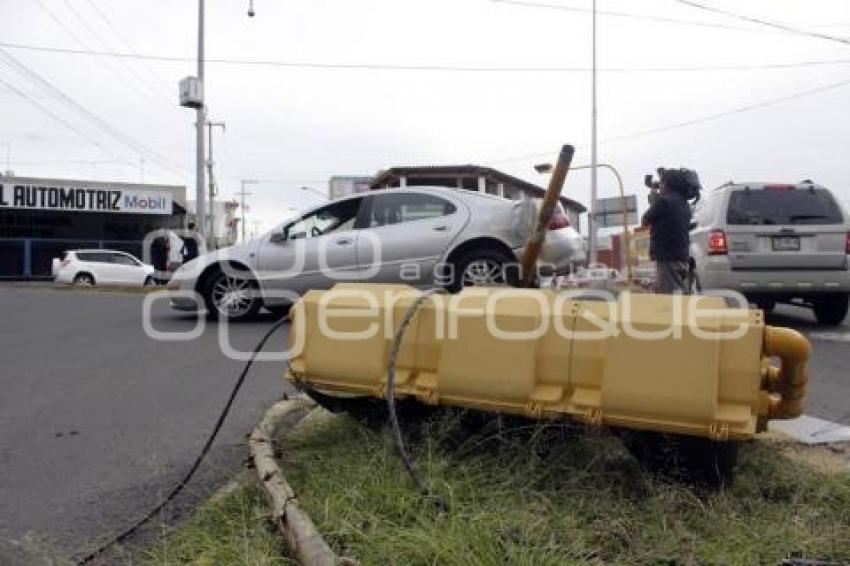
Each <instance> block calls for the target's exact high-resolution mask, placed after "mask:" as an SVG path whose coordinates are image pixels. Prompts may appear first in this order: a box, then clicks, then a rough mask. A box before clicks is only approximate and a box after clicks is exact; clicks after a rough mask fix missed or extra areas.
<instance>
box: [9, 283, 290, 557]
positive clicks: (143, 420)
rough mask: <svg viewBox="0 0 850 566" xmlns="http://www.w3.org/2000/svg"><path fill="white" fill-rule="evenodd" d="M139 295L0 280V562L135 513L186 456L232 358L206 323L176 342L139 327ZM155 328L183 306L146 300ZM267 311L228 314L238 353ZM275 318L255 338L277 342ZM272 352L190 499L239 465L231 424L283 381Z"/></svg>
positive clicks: (250, 417) (96, 538)
mask: <svg viewBox="0 0 850 566" xmlns="http://www.w3.org/2000/svg"><path fill="white" fill-rule="evenodd" d="M142 301H143V297H142V296H140V295H128V294H105V293H98V294H94V293H80V292H74V291H52V290H45V289H20V288H2V287H0V313H2V317H0V333H2V334H0V335H2V341H0V360H2V372H0V373H2V377H0V564H4V565H6V564H17V563H20V564H29V563H33V562H34V561H35V560H36V559H37V558H38V557H39V556H41V555H47V556H57V557H69V556H72V555H75V554H77V553H83V552H85V551H88V550H91V549H93V548H94V547H96V546H97V543H98V542H100V541H103V540H104V539H105V538H106V537H108V536H109V535H110V534H113V533H115V532H117V531H119V530H121V529H122V528H125V527H127V526H128V525H130V524H131V523H132V522H133V521H135V520H136V519H137V518H139V517H140V516H142V515H143V514H144V513H146V512H147V511H148V510H150V508H151V507H153V506H154V505H155V504H156V503H157V502H158V501H159V499H160V498H161V497H162V496H163V494H164V493H165V492H167V491H168V490H169V489H170V488H171V487H172V485H173V484H174V483H175V482H176V481H177V480H178V478H179V477H180V476H182V475H183V474H184V473H185V472H186V471H187V470H188V468H189V465H190V464H191V463H192V461H193V459H194V458H195V456H196V454H197V453H198V451H199V449H200V447H201V445H202V444H203V442H204V440H205V439H206V435H207V433H208V431H209V430H210V429H211V428H212V426H213V424H214V423H215V419H216V417H217V416H218V414H219V411H220V410H221V408H222V406H223V404H224V402H225V400H226V399H227V396H228V394H229V392H230V389H231V387H232V385H233V383H234V381H235V378H236V376H237V374H238V372H239V370H240V369H241V367H242V365H243V363H244V362H241V361H234V360H231V359H228V358H227V357H225V356H224V355H223V354H222V353H221V351H220V349H219V347H218V339H219V338H218V330H219V328H218V325H217V324H215V323H209V325H208V326H207V328H206V329H205V331H204V332H203V334H202V335H201V336H200V337H198V338H197V339H195V340H192V341H188V342H163V341H155V340H152V339H151V338H148V337H147V336H146V335H145V333H144V331H143V328H142V324H141V313H142ZM151 320H152V322H153V324H154V326H155V328H157V329H158V330H160V331H168V332H176V331H187V330H191V329H192V328H193V327H194V325H195V324H196V317H193V316H185V315H180V314H178V313H175V312H174V311H172V310H170V309H169V308H168V306H167V305H166V304H165V303H164V302H162V303H159V304H155V305H154V308H153V310H152V317H151ZM271 324H272V323H271V319H265V320H259V321H257V322H252V323H245V324H232V325H229V329H230V331H231V334H232V344H233V346H234V347H236V348H240V349H243V350H246V351H248V352H250V351H251V350H252V349H253V348H254V346H255V344H256V343H257V341H258V340H259V339H260V338H261V336H262V335H263V334H264V333H265V332H266V331H268V329H269V328H270V326H271ZM286 331H287V328H286V327H284V328H282V329H281V330H280V331H279V332H278V333H277V334H276V336H274V337H273V338H272V339H270V341H269V343H268V348H269V349H272V348H274V347H276V346H280V347H281V348H282V347H283V344H284V343H285V342H284V340H285V338H286ZM282 373H283V365H282V364H281V363H280V362H276V363H273V362H258V363H256V364H255V365H254V368H253V370H252V375H251V376H250V377H249V379H248V381H247V382H246V384H245V386H244V388H243V390H242V392H241V393H240V395H239V397H238V399H237V402H236V403H235V405H234V407H233V410H232V413H231V416H230V419H229V420H228V422H227V423H226V424H225V427H224V428H223V430H222V432H221V434H220V436H219V439H218V440H217V442H216V444H215V445H214V446H213V449H212V451H211V453H210V457H209V460H208V461H207V462H206V463H205V464H204V465H203V466H202V469H201V470H200V471H199V476H198V479H197V480H196V481H193V482H192V483H191V484H190V485H189V487H188V488H187V490H186V495H185V496H182V497H180V498H178V500H177V501H176V503H175V506H174V509H173V511H174V512H175V513H177V514H179V513H181V512H183V511H185V510H186V509H189V508H191V507H192V506H193V505H195V504H196V503H197V502H198V501H200V500H201V499H203V498H204V497H205V496H207V495H208V494H209V493H210V492H211V491H212V490H214V489H215V488H216V487H217V486H219V485H221V484H222V483H223V482H225V481H226V480H227V479H229V478H230V477H232V476H233V474H234V473H235V472H236V471H237V470H239V469H240V467H241V464H242V461H243V460H244V458H245V457H246V454H247V453H246V449H245V442H244V437H245V435H246V434H247V433H249V432H250V431H251V429H252V428H253V426H254V425H255V424H256V422H257V421H258V420H259V418H260V417H261V416H262V414H263V412H264V411H265V409H266V408H268V407H269V405H271V404H272V403H273V402H274V401H276V400H277V399H279V398H280V397H281V396H282V394H283V391H284V384H283V380H282Z"/></svg>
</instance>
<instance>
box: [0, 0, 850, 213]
mask: <svg viewBox="0 0 850 566" xmlns="http://www.w3.org/2000/svg"><path fill="white" fill-rule="evenodd" d="M534 1H536V0H534ZM701 1H702V2H703V3H704V4H707V5H710V6H714V7H719V8H723V9H727V10H731V11H736V12H739V13H740V12H743V13H746V14H749V15H754V16H759V17H763V18H769V19H772V20H776V21H782V22H786V23H789V24H791V25H793V26H796V27H799V28H806V29H809V30H814V31H817V32H821V33H825V34H831V35H837V36H848V35H850V2H847V1H846V0H818V1H817V2H814V1H812V0H749V1H747V2H740V1H738V2H734V1H732V0H701ZM207 4H208V11H207V58H209V59H238V60H246V61H252V60H253V61H258V60H264V61H280V62H287V63H313V64H355V65H359V64H365V65H378V66H380V65H400V66H432V67H433V66H437V67H444V66H453V67H467V68H469V67H473V68H493V67H498V68H503V69H504V68H514V69H513V70H504V71H499V72H485V71H481V70H477V71H475V70H462V71H447V70H422V69H419V70H389V69H377V70H376V69H365V68H328V67H320V68H315V67H314V68H309V67H308V68H299V67H292V66H267V65H247V64H230V63H212V62H210V63H208V64H207V83H206V95H207V101H208V105H209V109H210V117H211V119H213V120H216V121H224V122H226V124H227V130H226V132H225V133H224V135H222V134H221V132H216V134H215V135H216V163H217V172H218V178H219V181H220V186H221V189H220V194H221V195H222V196H224V197H231V196H235V194H236V192H237V190H238V188H239V180H240V179H244V178H256V179H267V180H270V182H268V183H264V184H262V185H259V186H254V187H252V188H251V189H250V190H251V192H253V196H252V197H251V198H250V204H251V205H252V207H251V212H250V213H249V216H251V215H253V217H254V218H259V219H261V220H262V221H263V223H264V227H265V228H270V227H271V226H272V224H273V223H275V222H276V221H277V220H278V219H279V218H281V217H282V216H283V215H284V214H286V212H285V209H286V207H288V206H295V207H297V208H300V207H303V206H305V205H307V204H311V203H313V202H316V201H317V200H318V197H317V196H316V195H313V194H311V193H307V192H304V191H299V190H298V187H299V186H301V185H309V186H311V187H315V188H318V189H320V190H325V189H326V187H327V179H328V177H330V176H331V175H346V174H366V175H371V174H374V173H375V172H376V171H377V170H379V169H381V168H386V167H391V166H394V165H411V164H414V165H415V164H458V163H475V164H482V165H491V166H493V167H497V168H500V169H503V170H505V171H506V172H509V173H511V174H514V175H518V176H520V177H523V178H526V179H528V180H530V181H532V182H541V180H540V178H539V177H538V176H537V174H536V173H535V172H534V170H533V169H532V165H533V164H534V163H539V162H541V161H548V160H551V159H553V158H554V156H555V155H556V153H557V150H558V148H559V146H560V145H561V144H562V143H572V144H574V145H577V146H580V147H579V150H578V153H577V156H576V159H575V163H587V162H589V161H590V152H589V148H588V144H589V141H590V73H589V72H587V70H586V69H587V67H589V64H590V54H591V41H590V29H591V28H590V21H591V20H590V16H589V15H588V14H586V13H583V12H581V11H571V10H562V9H554V8H547V7H542V6H537V7H535V6H529V5H518V4H516V3H507V2H496V1H492V0H430V1H428V2H421V1H420V2H412V1H406V0H255V8H256V17H254V18H248V17H247V15H246V10H247V7H248V0H217V1H208V2H207ZM538 4H541V5H542V4H548V5H553V6H563V7H569V8H582V9H587V8H589V7H590V6H591V1H590V0H539V2H538ZM598 6H599V9H600V10H603V11H610V12H622V13H628V14H635V15H639V16H655V17H659V18H661V19H664V18H666V19H674V20H687V21H688V22H689V23H675V22H670V21H657V20H650V19H644V18H638V17H623V16H614V15H605V14H602V15H600V16H599V20H598V26H599V27H598V29H599V42H598V45H599V52H598V64H599V68H600V76H599V138H600V141H601V142H602V143H601V144H600V146H599V155H600V160H601V161H605V162H610V163H612V164H614V165H615V166H617V167H618V168H620V169H621V171H622V173H623V175H624V178H625V181H626V183H627V185H628V190H629V191H630V192H634V191H638V192H641V193H642V191H643V189H642V178H643V175H644V173H647V172H651V171H654V169H655V168H656V167H658V166H676V167H678V166H687V167H691V168H694V169H696V170H697V171H698V172H699V173H700V175H701V177H702V179H703V184H704V185H705V186H706V187H713V186H716V185H718V184H720V183H722V182H725V181H727V180H730V179H733V180H768V181H788V182H796V181H800V180H802V179H804V178H811V179H813V180H815V181H817V182H820V183H823V184H824V185H827V186H829V187H831V188H833V189H834V190H835V191H836V192H837V193H838V194H839V196H840V198H841V199H842V200H843V201H844V202H845V204H847V203H850V45H847V44H841V43H838V42H832V41H826V40H823V39H816V38H809V37H801V36H797V35H793V34H790V33H786V32H781V31H775V30H771V29H768V28H764V27H759V26H755V25H751V24H747V23H745V22H741V21H738V20H734V19H730V18H727V17H723V16H719V15H714V14H710V13H707V12H704V11H700V10H697V9H694V8H689V7H687V6H683V5H682V4H680V3H677V2H675V1H674V0H598ZM698 24H703V25H698ZM0 43H4V44H16V45H27V46H33V47H58V48H68V49H72V50H96V51H113V52H121V53H129V52H132V53H136V54H139V55H156V56H166V57H182V58H187V59H192V58H194V57H195V56H196V53H197V51H196V50H197V2H194V1H188V0H180V1H176V0H145V1H144V2H139V1H130V0H0ZM0 50H2V51H0V109H2V111H1V112H2V114H0V118H2V121H0V166H2V168H3V169H5V168H6V150H7V149H8V150H9V156H10V168H11V169H12V170H14V171H15V173H16V174H19V175H30V176H43V177H64V178H82V179H96V180H115V181H134V182H135V181H139V180H140V179H141V178H144V180H145V181H146V182H163V183H179V184H186V185H188V193H189V195H190V198H193V196H192V195H193V194H194V130H193V124H194V112H192V111H190V110H187V109H183V108H180V107H179V106H178V103H177V83H178V81H179V79H180V78H182V77H184V76H186V75H190V74H194V73H195V65H194V63H193V62H191V61H146V60H136V59H117V58H110V57H96V56H91V55H83V54H69V53H56V52H45V51H35V50H28V49H21V48H13V47H9V46H8V45H7V46H6V47H3V46H2V45H0ZM2 54H6V55H11V56H12V57H14V58H15V60H17V61H18V62H19V63H21V64H23V65H24V66H25V67H26V68H28V69H30V70H31V71H34V72H35V73H37V74H38V75H39V76H40V77H42V78H43V79H45V80H46V81H48V82H49V83H50V84H52V85H53V86H54V87H55V88H56V89H57V90H58V91H61V92H62V93H64V95H65V96H67V97H68V99H62V100H58V99H57V98H55V96H56V94H55V91H53V92H51V91H50V90H49V87H46V85H44V84H43V83H42V84H39V83H37V82H34V81H36V80H37V79H34V77H33V76H32V75H29V74H26V72H25V71H21V70H20V68H12V67H11V66H10V65H12V66H14V63H13V62H10V61H9V60H8V59H7V58H4V57H2ZM815 61H816V62H821V61H825V62H833V63H823V64H821V63H818V64H813V65H808V66H791V67H786V66H783V67H778V68H763V69H762V68H758V69H752V68H750V69H746V70H705V67H717V66H720V67H728V66H733V67H734V66H760V65H768V64H785V63H800V62H815ZM835 61H844V62H843V63H841V62H839V63H834V62H835ZM541 67H543V68H549V70H546V71H527V70H525V71H520V70H516V69H517V68H518V69H530V68H541ZM552 68H555V69H557V70H552ZM658 68H665V69H670V68H676V69H679V70H676V71H669V70H668V71H663V72H662V71H652V70H648V69H658ZM682 68H688V69H693V68H702V69H703V70H681V69H682ZM842 81H848V83H847V84H846V85H839V86H836V87H834V88H827V89H824V90H820V92H815V93H811V94H808V95H805V96H799V97H796V95H798V94H800V95H803V94H805V93H810V92H811V91H817V90H819V89H821V88H822V87H831V86H832V85H836V84H838V83H842ZM24 97H26V98H24ZM789 97H791V99H790V100H784V101H781V99H786V98H789ZM69 99H70V101H69ZM778 100H779V101H778ZM71 101H73V102H71ZM771 101H778V102H776V103H775V104H772V105H767V106H764V107H760V108H756V109H751V110H748V111H742V112H738V113H733V114H731V115H726V116H723V117H718V118H717V119H713V120H706V121H702V122H698V123H696V124H693V125H685V126H682V127H679V128H672V129H666V130H664V131H656V132H654V133H647V134H646V135H642V136H632V134H636V133H640V132H645V131H648V130H655V129H664V128H665V127H667V126H673V125H676V124H682V123H688V122H691V121H693V120H699V119H702V118H706V117H711V116H715V115H718V114H726V113H727V112H730V111H734V110H736V109H743V108H748V107H752V106H757V105H760V104H762V103H767V102H771ZM73 103H76V104H78V105H79V106H73ZM36 105H38V106H36ZM39 106H40V108H39ZM80 107H82V108H84V109H85V110H87V111H88V112H89V113H90V114H88V115H86V114H84V110H82V109H81V108H80ZM48 111H50V112H52V113H53V116H50V115H48V113H47V112H48ZM97 120H100V122H99V124H100V125H99V126H98V125H96V121H97ZM105 130H109V131H111V132H112V135H110V134H109V133H107V131H105ZM116 135H117V136H119V137H121V138H122V139H124V140H125V143H121V142H119V141H117V140H116V139H115V136H116ZM622 137H626V138H628V139H621V140H620V141H609V140H616V139H617V138H622ZM153 153H155V155H154V154H153ZM142 160H143V161H142ZM589 179H590V176H589V174H588V173H587V172H575V173H574V174H571V175H570V177H569V178H568V180H567V185H566V188H565V194H567V195H568V196H571V197H573V198H576V199H577V200H579V201H581V202H584V203H585V204H588V201H589ZM614 191H615V186H614V184H613V180H612V179H611V178H610V177H609V176H608V175H607V174H606V173H605V172H604V171H603V172H600V196H612V195H613V194H614ZM641 201H643V194H642V195H641Z"/></svg>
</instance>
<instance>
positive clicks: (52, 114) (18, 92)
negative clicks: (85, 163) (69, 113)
mask: <svg viewBox="0 0 850 566" xmlns="http://www.w3.org/2000/svg"><path fill="white" fill-rule="evenodd" d="M0 84H2V85H3V86H5V87H6V88H8V89H9V90H10V91H11V92H12V93H13V94H16V95H18V96H19V97H21V98H22V99H24V100H26V101H27V102H29V103H30V104H32V105H33V106H35V107H36V108H38V109H39V110H41V111H42V112H44V113H45V114H47V115H48V116H50V117H51V118H53V119H54V120H56V121H57V122H59V123H60V124H62V125H63V126H65V127H66V128H68V129H69V130H71V131H72V132H74V133H75V134H77V135H78V136H80V138H82V139H84V140H86V141H87V142H89V143H91V144H92V145H93V146H95V147H97V148H98V149H100V150H106V151H107V152H108V153H109V154H110V155H112V156H113V157H116V158H117V156H116V155H115V154H114V153H112V152H111V151H109V150H108V149H106V148H104V147H103V145H102V144H101V143H100V142H99V141H97V140H96V139H93V138H91V137H90V136H89V135H88V134H87V133H86V132H84V131H82V130H81V129H79V128H77V127H76V126H75V125H74V124H72V123H71V122H69V121H67V120H66V119H65V118H63V117H62V116H61V115H59V114H57V113H56V112H54V111H53V110H51V109H50V108H48V107H47V106H45V105H43V104H41V103H40V102H38V101H37V100H35V99H34V98H32V97H30V96H29V95H28V94H27V93H26V92H24V91H22V90H20V89H19V88H17V87H15V86H14V85H12V84H9V83H8V82H6V81H5V80H3V79H2V78H0Z"/></svg>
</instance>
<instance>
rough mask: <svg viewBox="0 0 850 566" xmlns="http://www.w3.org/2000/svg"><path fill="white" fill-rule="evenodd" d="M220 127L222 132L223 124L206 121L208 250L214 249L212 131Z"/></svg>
mask: <svg viewBox="0 0 850 566" xmlns="http://www.w3.org/2000/svg"><path fill="white" fill-rule="evenodd" d="M216 126H218V127H220V128H221V130H222V131H224V122H210V121H209V120H208V121H207V128H208V130H207V133H208V135H209V159H207V175H208V176H209V190H210V192H209V197H210V200H209V203H208V205H209V206H208V208H209V211H210V213H209V218H210V230H209V243H208V244H207V246H208V247H209V249H215V247H216V246H215V239H216V235H215V176H214V174H213V165H214V164H215V162H214V161H213V135H212V131H213V128H214V127H216Z"/></svg>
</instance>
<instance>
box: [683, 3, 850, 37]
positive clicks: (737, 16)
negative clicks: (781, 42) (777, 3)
mask: <svg viewBox="0 0 850 566" xmlns="http://www.w3.org/2000/svg"><path fill="white" fill-rule="evenodd" d="M673 1H674V2H678V3H679V4H684V5H685V6H690V7H691V8H696V9H698V10H703V11H705V12H711V13H713V14H721V15H724V16H728V17H730V18H735V19H738V20H742V21H745V22H750V23H753V24H759V25H762V26H767V27H771V28H774V29H778V30H782V31H786V32H788V33H793V34H796V35H804V36H807V37H816V38H818V39H826V40H829V41H836V42H838V43H843V44H845V45H850V38H846V37H839V36H835V35H828V34H825V33H820V32H816V31H811V30H805V29H800V28H796V27H793V26H789V25H787V24H783V23H781V22H774V21H770V20H764V19H762V18H756V17H753V16H746V15H744V14H736V13H734V12H729V11H726V10H721V9H720V8H715V7H713V6H707V5H705V4H700V3H699V2H693V1H692V0H673Z"/></svg>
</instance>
